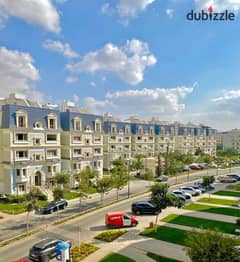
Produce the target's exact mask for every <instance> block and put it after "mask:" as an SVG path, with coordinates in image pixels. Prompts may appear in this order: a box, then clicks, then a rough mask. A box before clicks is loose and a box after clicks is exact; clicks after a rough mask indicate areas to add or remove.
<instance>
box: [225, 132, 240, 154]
mask: <svg viewBox="0 0 240 262" xmlns="http://www.w3.org/2000/svg"><path fill="white" fill-rule="evenodd" d="M221 139H222V141H221V142H222V145H223V149H226V148H234V149H236V150H237V151H238V152H240V129H237V128H235V129H232V130H230V131H227V132H223V133H221Z"/></svg>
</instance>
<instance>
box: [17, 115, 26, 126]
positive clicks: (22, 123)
mask: <svg viewBox="0 0 240 262" xmlns="http://www.w3.org/2000/svg"><path fill="white" fill-rule="evenodd" d="M18 127H26V117H25V116H19V117H18Z"/></svg>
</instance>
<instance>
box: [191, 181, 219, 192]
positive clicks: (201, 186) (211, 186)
mask: <svg viewBox="0 0 240 262" xmlns="http://www.w3.org/2000/svg"><path fill="white" fill-rule="evenodd" d="M194 186H199V187H200V188H204V189H205V190H206V191H207V190H213V189H215V187H214V185H212V184H211V185H209V188H206V187H205V186H204V185H203V183H202V182H200V181H196V182H194Z"/></svg>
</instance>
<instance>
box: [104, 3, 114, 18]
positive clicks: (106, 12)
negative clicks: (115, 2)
mask: <svg viewBox="0 0 240 262" xmlns="http://www.w3.org/2000/svg"><path fill="white" fill-rule="evenodd" d="M100 11H101V13H102V14H104V15H113V14H114V13H115V10H114V8H113V7H111V6H110V4H109V3H104V4H103V5H102V6H101V10H100Z"/></svg>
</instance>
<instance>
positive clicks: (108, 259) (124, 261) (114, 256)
mask: <svg viewBox="0 0 240 262" xmlns="http://www.w3.org/2000/svg"><path fill="white" fill-rule="evenodd" d="M113 261H114V262H135V260H133V259H131V258H129V257H126V256H123V255H120V254H118V253H113V252H111V253H109V254H108V255H106V256H105V257H104V258H102V259H101V260H100V261H99V262H113Z"/></svg>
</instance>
